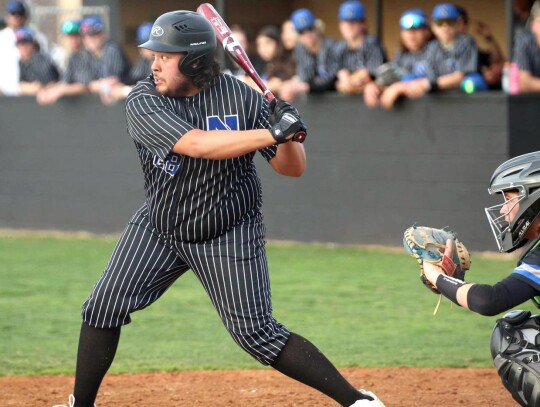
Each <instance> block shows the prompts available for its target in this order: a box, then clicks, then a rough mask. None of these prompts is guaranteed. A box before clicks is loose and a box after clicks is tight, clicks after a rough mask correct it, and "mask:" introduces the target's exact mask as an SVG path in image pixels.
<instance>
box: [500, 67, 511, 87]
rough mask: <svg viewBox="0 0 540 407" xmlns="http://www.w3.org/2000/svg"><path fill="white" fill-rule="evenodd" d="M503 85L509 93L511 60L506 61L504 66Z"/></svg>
mask: <svg viewBox="0 0 540 407" xmlns="http://www.w3.org/2000/svg"><path fill="white" fill-rule="evenodd" d="M501 87H502V90H503V92H504V93H506V94H507V95H508V94H509V93H510V62H505V63H504V66H503V72H502V79H501Z"/></svg>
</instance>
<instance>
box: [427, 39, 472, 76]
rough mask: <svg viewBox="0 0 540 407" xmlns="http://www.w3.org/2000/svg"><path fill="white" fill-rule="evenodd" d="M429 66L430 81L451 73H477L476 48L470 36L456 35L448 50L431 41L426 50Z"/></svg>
mask: <svg viewBox="0 0 540 407" xmlns="http://www.w3.org/2000/svg"><path fill="white" fill-rule="evenodd" d="M426 56H427V59H428V61H429V65H430V74H429V78H430V80H432V81H434V80H435V79H437V78H438V77H439V76H443V75H447V74H450V73H453V72H464V73H471V72H477V71H478V47H477V46H476V42H475V41H474V38H473V37H471V36H470V35H466V34H462V35H458V36H457V37H456V39H455V41H454V44H453V46H452V47H450V48H445V47H443V46H442V45H441V43H440V42H439V41H438V40H436V39H435V40H432V41H431V42H430V43H429V44H428V46H427V50H426Z"/></svg>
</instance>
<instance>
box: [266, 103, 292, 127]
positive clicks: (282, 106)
mask: <svg viewBox="0 0 540 407" xmlns="http://www.w3.org/2000/svg"><path fill="white" fill-rule="evenodd" d="M285 113H292V114H294V115H296V116H299V114H298V110H296V108H295V107H294V106H293V105H291V104H290V103H287V102H285V101H283V100H279V99H277V98H275V99H272V101H271V102H270V124H272V125H274V124H276V123H278V122H279V121H280V120H281V118H282V117H283V115H284V114H285Z"/></svg>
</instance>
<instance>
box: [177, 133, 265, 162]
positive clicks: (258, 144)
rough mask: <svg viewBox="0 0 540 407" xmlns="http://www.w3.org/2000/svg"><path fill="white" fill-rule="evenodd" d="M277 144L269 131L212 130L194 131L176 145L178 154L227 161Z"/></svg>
mask: <svg viewBox="0 0 540 407" xmlns="http://www.w3.org/2000/svg"><path fill="white" fill-rule="evenodd" d="M275 143H276V140H274V138H273V137H272V134H271V133H270V131H269V130H266V129H257V130H245V131H234V130H210V131H204V130H199V129H193V130H190V131H188V132H187V133H186V134H184V135H183V136H182V137H181V138H180V139H179V140H178V141H177V142H176V144H175V145H174V147H173V148H172V151H173V152H174V153H177V154H183V155H187V156H189V157H194V158H205V159H208V160H226V159H228V158H234V157H240V156H242V155H244V154H248V153H251V152H253V151H257V150H260V149H261V148H264V147H269V146H271V145H273V144H275Z"/></svg>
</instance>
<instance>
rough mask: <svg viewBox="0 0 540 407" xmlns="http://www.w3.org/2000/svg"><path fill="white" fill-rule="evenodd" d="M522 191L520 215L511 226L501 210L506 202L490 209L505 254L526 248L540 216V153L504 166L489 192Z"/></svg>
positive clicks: (491, 220)
mask: <svg viewBox="0 0 540 407" xmlns="http://www.w3.org/2000/svg"><path fill="white" fill-rule="evenodd" d="M512 190H516V191H518V193H519V195H518V198H517V199H516V200H515V202H508V205H509V206H512V205H514V206H515V205H516V204H518V203H519V211H518V212H517V214H516V216H515V217H514V219H512V221H510V222H507V221H506V220H505V217H504V215H501V213H500V210H501V207H502V206H503V205H505V204H506V202H503V203H502V204H499V205H495V206H492V207H489V208H486V209H485V210H486V215H487V217H488V220H489V223H490V225H491V229H492V230H493V234H494V235H495V240H496V241H497V245H498V246H499V251H501V252H512V251H514V250H515V249H517V248H519V247H521V246H523V245H524V244H525V242H526V240H524V239H523V236H524V235H525V232H526V231H527V230H528V229H529V227H530V226H531V225H532V223H533V221H534V220H535V219H536V217H537V216H538V214H539V213H540V151H536V152H533V153H528V154H524V155H520V156H518V157H515V158H512V159H510V160H508V161H506V162H504V163H503V164H501V165H500V166H499V167H498V168H497V169H496V170H495V172H494V173H493V175H492V176H491V181H490V183H489V188H488V191H489V193H490V194H491V195H493V194H497V193H501V194H502V195H503V196H504V192H505V191H512Z"/></svg>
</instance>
